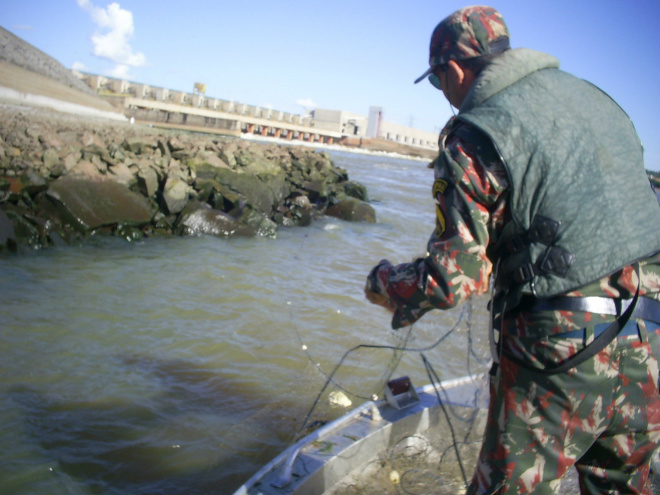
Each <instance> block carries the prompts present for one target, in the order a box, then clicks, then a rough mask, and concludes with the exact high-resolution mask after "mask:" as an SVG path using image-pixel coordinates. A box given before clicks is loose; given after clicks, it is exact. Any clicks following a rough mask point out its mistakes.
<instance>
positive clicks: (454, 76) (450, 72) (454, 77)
mask: <svg viewBox="0 0 660 495" xmlns="http://www.w3.org/2000/svg"><path fill="white" fill-rule="evenodd" d="M465 75H466V74H465V70H464V69H463V68H462V67H461V66H460V65H458V63H457V62H456V60H450V61H449V62H448V63H447V77H449V78H451V81H452V82H453V83H454V84H455V85H456V87H457V88H460V87H461V86H463V83H464V82H465Z"/></svg>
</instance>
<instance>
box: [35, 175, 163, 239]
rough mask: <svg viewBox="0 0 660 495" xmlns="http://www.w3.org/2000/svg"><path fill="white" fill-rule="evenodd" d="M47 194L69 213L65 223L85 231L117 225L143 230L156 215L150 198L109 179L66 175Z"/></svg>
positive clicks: (54, 183)
mask: <svg viewBox="0 0 660 495" xmlns="http://www.w3.org/2000/svg"><path fill="white" fill-rule="evenodd" d="M47 195H48V197H50V198H52V199H54V200H56V201H57V202H58V203H59V204H60V205H61V206H62V207H63V208H64V210H65V211H66V212H68V214H69V218H65V219H64V221H63V223H72V224H73V225H74V226H77V227H78V228H79V229H81V230H83V231H84V230H90V229H96V228H99V227H103V226H107V225H117V224H124V225H129V226H135V227H139V226H142V225H146V224H148V223H149V222H150V221H151V219H152V218H153V217H154V214H155V211H154V210H153V208H152V207H151V206H150V205H149V203H148V201H147V200H146V198H144V197H143V196H142V195H140V194H137V193H134V192H133V191H130V190H129V189H128V188H126V187H125V186H122V185H121V184H118V183H117V182H115V181H113V180H109V179H102V178H97V179H89V178H86V177H84V176H72V175H66V176H64V177H60V178H59V179H57V180H55V181H53V182H52V183H51V184H50V188H49V189H48V192H47Z"/></svg>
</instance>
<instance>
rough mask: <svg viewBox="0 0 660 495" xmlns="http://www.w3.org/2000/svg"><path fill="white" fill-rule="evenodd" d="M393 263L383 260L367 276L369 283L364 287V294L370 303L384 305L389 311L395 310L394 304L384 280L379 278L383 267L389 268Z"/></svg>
mask: <svg viewBox="0 0 660 495" xmlns="http://www.w3.org/2000/svg"><path fill="white" fill-rule="evenodd" d="M391 266H392V264H391V263H390V262H389V261H387V260H381V261H380V262H379V263H378V264H377V265H376V266H375V267H374V268H373V269H372V270H371V272H369V276H367V284H366V285H365V287H364V295H365V296H366V297H367V299H368V300H369V302H370V303H372V304H376V305H378V306H382V307H383V308H385V309H387V310H388V311H391V312H394V304H393V303H392V301H391V300H390V298H389V297H388V295H387V291H386V290H385V284H384V282H385V281H384V280H383V279H381V278H379V272H380V270H381V269H382V268H389V267H391Z"/></svg>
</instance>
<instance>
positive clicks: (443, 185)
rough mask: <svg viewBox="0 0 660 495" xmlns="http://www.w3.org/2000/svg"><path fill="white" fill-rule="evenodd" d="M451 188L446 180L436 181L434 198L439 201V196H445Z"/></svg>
mask: <svg viewBox="0 0 660 495" xmlns="http://www.w3.org/2000/svg"><path fill="white" fill-rule="evenodd" d="M448 187H449V182H447V181H446V180H445V179H435V182H434V183H433V197H434V198H435V199H436V200H437V199H438V194H444V193H445V191H446V190H447V188H448Z"/></svg>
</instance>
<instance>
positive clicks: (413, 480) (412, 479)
mask: <svg viewBox="0 0 660 495" xmlns="http://www.w3.org/2000/svg"><path fill="white" fill-rule="evenodd" d="M292 320H294V321H295V319H294V318H293V317H292ZM464 321H465V323H466V326H467V339H468V348H469V352H468V356H467V371H468V375H469V376H473V372H472V369H471V368H472V365H471V361H472V359H474V360H476V361H477V362H478V363H479V364H486V363H487V361H486V360H484V359H482V358H481V357H479V356H478V355H477V354H476V352H475V349H474V345H473V339H472V303H471V301H470V300H468V301H467V302H466V303H465V304H464V305H463V306H462V309H461V312H460V314H459V317H458V320H457V321H456V323H455V324H454V325H453V327H452V328H451V329H449V330H448V331H447V332H445V333H444V334H443V335H442V336H440V337H439V338H438V339H437V340H436V341H435V342H433V343H432V344H430V345H428V346H425V347H408V346H407V344H408V341H409V340H410V337H411V334H412V331H413V326H414V325H411V326H410V327H409V328H408V331H407V332H406V335H405V337H404V338H403V342H402V344H401V345H372V344H360V345H357V346H355V347H353V348H351V349H349V350H347V351H346V352H345V353H344V355H343V356H342V357H341V359H340V360H339V362H338V363H337V364H336V365H335V367H334V369H333V370H332V372H331V373H329V374H328V373H326V372H325V371H324V370H323V368H322V367H321V366H320V364H318V363H316V362H315V361H314V359H313V358H312V356H311V354H310V353H309V351H308V350H307V348H306V346H305V345H304V342H303V339H302V337H301V335H300V332H299V331H298V328H297V327H296V325H295V324H294V325H293V327H294V330H295V332H296V335H297V338H298V340H299V341H300V343H301V346H302V348H303V349H304V350H305V353H306V354H307V357H308V359H309V361H310V362H311V363H312V365H313V366H315V367H316V368H317V369H318V370H319V372H320V373H321V374H323V375H324V376H325V377H326V381H325V383H324V385H323V387H322V388H321V390H320V391H319V393H318V394H317V396H316V399H315V400H314V403H313V405H312V407H311V408H310V410H309V411H308V412H307V414H306V415H305V418H304V420H303V421H302V424H301V426H300V428H299V429H298V431H297V433H296V436H301V433H302V432H303V431H304V430H305V429H306V428H308V426H309V420H310V417H311V416H312V414H313V413H314V411H315V410H316V408H317V406H318V405H319V403H320V401H321V398H322V397H323V394H324V393H325V391H326V390H327V388H328V387H329V386H330V384H332V385H334V386H335V387H337V388H338V389H340V390H342V391H343V392H345V393H347V394H350V395H352V396H354V397H356V398H359V399H363V400H372V398H371V397H367V396H363V395H360V394H358V393H354V392H352V391H350V390H348V389H347V388H345V387H344V386H342V385H341V384H340V383H338V382H336V381H335V379H334V377H335V375H336V373H337V371H339V369H340V368H341V367H342V366H343V364H344V362H345V361H346V359H347V358H348V357H349V356H350V355H351V354H353V353H354V352H356V351H358V350H361V349H372V350H392V351H394V356H393V358H392V359H391V360H390V363H389V365H388V366H387V374H386V379H385V382H387V381H388V380H389V379H390V377H391V375H392V374H393V373H394V371H395V370H396V368H397V366H398V364H399V362H400V361H401V358H402V356H403V353H404V352H418V353H419V354H420V357H421V359H422V362H423V364H424V368H425V370H426V373H427V376H428V378H429V382H430V383H432V384H433V385H434V390H435V392H436V396H437V398H438V403H439V405H440V408H441V410H442V413H443V415H444V417H445V420H446V423H447V425H448V427H449V431H450V433H451V440H452V441H451V445H450V446H449V447H448V448H447V449H446V450H445V452H443V453H442V455H441V459H440V461H441V462H442V459H444V457H445V455H446V454H447V452H448V451H449V450H450V449H451V450H453V451H454V453H455V455H456V459H457V462H458V466H459V468H460V472H461V477H462V480H463V482H464V483H465V485H467V474H466V472H465V467H464V465H463V461H462V456H461V453H460V451H459V446H460V445H461V444H467V443H468V437H469V436H470V434H471V433H472V427H473V425H474V422H475V421H474V420H475V417H476V414H477V413H478V410H476V409H475V410H474V411H473V412H472V416H471V417H470V418H467V419H466V418H462V417H460V415H459V414H458V413H456V412H455V411H454V408H453V407H452V406H449V408H447V407H446V406H445V404H444V402H443V401H442V399H441V397H440V392H441V391H442V385H441V380H440V379H439V377H438V375H437V373H436V372H435V369H434V368H433V365H432V364H431V362H430V361H429V360H428V359H427V357H426V355H425V354H424V353H425V352H428V351H430V350H432V349H435V348H436V347H437V346H439V345H440V344H441V343H443V342H444V341H445V340H446V339H447V338H448V337H449V336H451V335H452V334H453V333H454V332H456V331H457V330H458V328H459V327H460V325H461V324H462V323H463V322H464ZM384 387H385V385H384V384H383V389H384ZM381 390H382V389H381ZM450 413H451V414H450ZM452 417H454V418H455V419H459V420H461V421H464V422H466V423H468V424H469V427H468V429H467V432H466V433H465V435H464V436H463V438H462V440H459V439H458V438H457V434H456V431H455V429H454V427H453V422H452V419H451V418H452ZM415 437H417V438H423V437H418V436H415ZM410 438H412V437H406V438H403V439H402V440H400V441H399V442H398V443H401V442H403V441H408V440H409V439H410ZM424 441H426V439H424ZM425 450H426V451H428V449H425ZM393 452H394V451H392V452H391V453H390V456H389V461H387V460H385V461H384V460H383V459H380V460H379V461H378V462H385V463H386V462H390V463H391V462H392V456H393ZM424 453H425V451H424V450H423V451H421V452H418V451H416V452H414V453H413V454H412V457H419V456H422V455H423V454H424ZM422 478H423V479H426V483H425V484H427V485H428V484H429V481H431V483H430V484H431V485H432V488H431V489H433V490H437V489H438V488H440V486H441V485H443V484H447V483H446V482H443V481H442V480H441V479H440V478H439V477H437V476H434V475H432V474H430V473H427V472H422V471H420V470H419V469H408V470H406V471H404V472H403V474H402V475H401V476H400V480H399V482H398V483H397V484H396V485H397V487H398V489H399V491H400V492H401V493H404V494H410V495H413V494H414V495H421V494H422V493H427V492H420V491H418V489H419V488H420V487H419V484H420V482H419V480H420V479H422ZM406 486H410V487H415V489H412V490H408V489H406ZM429 493H430V492H429Z"/></svg>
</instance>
